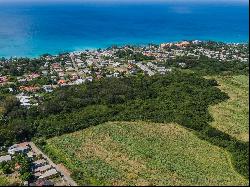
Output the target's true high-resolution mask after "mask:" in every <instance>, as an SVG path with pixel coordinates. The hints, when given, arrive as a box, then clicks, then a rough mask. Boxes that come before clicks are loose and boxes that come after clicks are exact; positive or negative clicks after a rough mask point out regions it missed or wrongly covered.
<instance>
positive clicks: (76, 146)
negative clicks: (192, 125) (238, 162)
mask: <svg viewBox="0 0 250 187" xmlns="http://www.w3.org/2000/svg"><path fill="white" fill-rule="evenodd" d="M45 149H46V152H48V153H50V154H51V155H54V156H55V155H56V157H57V161H58V162H62V163H64V164H65V165H66V166H67V167H68V168H69V169H70V170H71V171H72V172H73V174H72V175H73V177H74V178H75V179H76V180H77V182H78V183H79V184H81V185H86V184H97V185H103V184H105V185H248V180H247V179H245V178H243V177H242V176H241V175H239V174H238V173H237V172H236V171H235V170H234V168H233V165H232V164H231V159H230V155H229V153H228V152H226V151H225V150H223V149H222V148H219V147H217V146H214V145H212V144H210V143H208V142H207V141H204V140H201V139H199V138H198V137H197V136H196V135H195V134H194V133H193V132H192V131H190V130H187V129H185V128H183V127H181V126H179V125H176V124H158V123H157V124H156V123H146V122H130V123H129V122H112V123H111V122H109V123H105V124H103V125H99V126H96V127H91V128H88V129H86V130H83V131H78V132H75V133H72V134H67V135H63V136H60V137H55V138H52V139H49V140H48V141H47V144H46V146H45Z"/></svg>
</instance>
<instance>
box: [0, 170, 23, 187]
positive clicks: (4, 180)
mask: <svg viewBox="0 0 250 187" xmlns="http://www.w3.org/2000/svg"><path fill="white" fill-rule="evenodd" d="M20 183H21V181H20V179H18V177H15V176H12V177H7V176H5V175H4V174H3V173H2V172H1V171H0V186H17V185H19V184H20Z"/></svg>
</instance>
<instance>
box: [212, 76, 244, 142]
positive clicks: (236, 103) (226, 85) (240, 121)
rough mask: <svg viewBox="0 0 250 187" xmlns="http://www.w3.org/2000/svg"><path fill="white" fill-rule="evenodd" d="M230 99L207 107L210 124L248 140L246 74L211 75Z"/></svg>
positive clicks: (242, 139) (238, 137) (240, 138)
mask: <svg viewBox="0 0 250 187" xmlns="http://www.w3.org/2000/svg"><path fill="white" fill-rule="evenodd" d="M213 78H215V79H216V80H217V81H218V82H219V84H220V87H219V88H220V89H221V90H222V91H224V92H226V93H227V94H228V95H229V97H230V99H229V100H227V101H225V102H222V103H220V104H218V105H215V106H212V107H210V108H209V111H210V113H212V115H213V117H214V122H212V124H211V125H212V126H213V127H215V128H217V129H219V130H220V131H222V132H225V133H227V134H229V135H231V136H232V137H234V138H236V139H238V140H241V141H244V142H248V141H249V98H248V96H249V91H248V90H249V77H248V76H246V75H239V76H224V77H219V76H217V77H213Z"/></svg>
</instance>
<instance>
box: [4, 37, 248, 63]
mask: <svg viewBox="0 0 250 187" xmlns="http://www.w3.org/2000/svg"><path fill="white" fill-rule="evenodd" d="M195 40H199V41H202V42H208V41H212V42H218V43H225V44H248V43H249V40H248V41H245V42H242V41H223V40H216V39H213V40H211V39H207V40H200V39H185V40H172V41H169V40H165V41H161V42H144V43H143V42H141V43H137V42H134V43H132V42H128V43H118V44H116V43H114V44H106V45H102V46H101V45H100V46H95V47H73V48H72V49H65V50H59V51H56V50H55V51H45V52H42V53H39V54H32V55H12V56H7V55H1V54H0V58H7V59H9V58H39V57H40V56H42V55H44V54H50V55H58V54H61V53H74V52H83V51H85V50H97V49H107V48H109V47H112V46H118V47H122V46H126V45H132V46H146V45H148V44H156V45H160V44H162V43H178V42H181V41H195Z"/></svg>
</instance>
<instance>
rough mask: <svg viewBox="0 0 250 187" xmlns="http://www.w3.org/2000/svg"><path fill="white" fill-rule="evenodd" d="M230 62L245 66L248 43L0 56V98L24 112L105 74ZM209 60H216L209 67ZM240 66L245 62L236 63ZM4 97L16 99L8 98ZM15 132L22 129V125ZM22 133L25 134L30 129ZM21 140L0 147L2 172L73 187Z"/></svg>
mask: <svg viewBox="0 0 250 187" xmlns="http://www.w3.org/2000/svg"><path fill="white" fill-rule="evenodd" d="M231 62H233V63H234V65H235V64H236V65H237V63H238V64H240V66H239V67H237V68H235V69H237V70H241V69H243V70H244V71H245V70H247V68H248V63H249V48H248V45H247V44H225V43H218V42H204V41H198V40H194V41H181V42H176V43H163V44H160V45H155V44H149V45H147V46H129V45H127V46H122V47H118V46H112V47H110V48H107V49H97V50H84V51H76V52H70V53H62V54H58V55H50V54H44V55H42V56H40V57H38V58H17V57H12V58H8V59H7V58H0V97H1V95H2V96H4V97H5V100H6V101H8V102H6V103H10V104H11V105H10V106H11V107H12V108H13V106H15V104H13V103H16V102H17V103H19V104H18V107H19V106H21V108H22V110H23V111H28V112H36V110H33V109H35V108H36V107H38V106H42V103H44V101H45V100H46V98H49V97H50V95H51V94H53V93H56V92H55V91H56V90H59V89H64V88H65V87H69V86H76V87H77V86H78V85H83V86H84V84H91V82H94V83H95V81H98V80H102V79H104V78H105V80H106V79H108V80H109V79H115V80H117V79H120V78H124V77H129V76H143V75H145V76H154V75H155V76H160V77H161V76H163V75H166V74H171V73H172V72H176V71H184V72H189V73H190V72H193V71H196V69H198V70H200V69H201V70H202V71H204V70H206V68H207V67H208V70H209V69H210V68H214V69H213V71H215V72H216V71H223V68H224V67H227V68H226V70H227V71H228V70H230V71H231V70H232V69H234V67H235V66H234V65H230V63H231ZM213 63H218V64H216V65H215V66H214V67H212V65H211V64H213ZM221 63H222V65H221ZM200 64H201V65H200ZM244 64H245V65H246V66H241V65H244ZM220 65H221V67H220ZM200 67H202V68H200ZM241 67H243V68H241ZM199 68H200V69H199ZM202 71H197V73H201V72H202ZM206 73H207V72H206ZM208 73H209V72H208ZM226 73H227V72H226ZM206 75H207V74H206ZM135 78H137V77H135ZM92 84H93V83H92ZM79 87H80V86H78V87H77V88H79ZM9 96H10V98H12V99H13V98H15V99H16V100H15V101H13V102H12V100H11V99H9ZM3 105H4V104H3ZM41 108H42V107H41ZM4 110H8V104H7V105H6V106H4V107H1V103H0V113H1V111H4ZM20 111H21V110H20ZM41 111H42V109H41ZM11 115H12V114H11ZM13 115H15V114H13ZM18 117H19V116H18ZM0 119H1V120H2V121H5V120H6V119H7V118H1V116H0ZM17 123H19V122H18V121H17ZM20 128H21V126H20ZM31 130H32V129H31ZM18 131H20V132H21V133H20V134H22V133H23V134H25V133H26V131H25V130H22V129H20V130H18ZM31 132H32V131H31ZM27 134H28V136H29V134H30V133H29V132H27ZM49 137H50V135H49ZM25 141H26V142H18V141H15V143H16V144H14V145H11V144H10V145H11V146H9V145H8V146H0V169H1V171H3V172H4V174H5V175H6V176H10V177H17V178H18V180H20V181H19V184H22V185H25V186H77V183H76V182H75V181H74V180H73V179H72V178H71V173H70V172H69V171H68V170H67V169H66V168H65V166H64V165H63V164H62V163H59V164H58V163H54V162H55V161H54V160H53V161H52V160H51V159H50V158H49V155H48V156H47V155H46V154H48V153H47V152H46V151H45V153H46V154H45V153H43V151H44V150H42V147H40V145H35V143H34V141H33V140H32V139H25ZM31 141H32V142H31ZM6 145H7V144H6ZM37 146H38V147H37Z"/></svg>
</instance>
